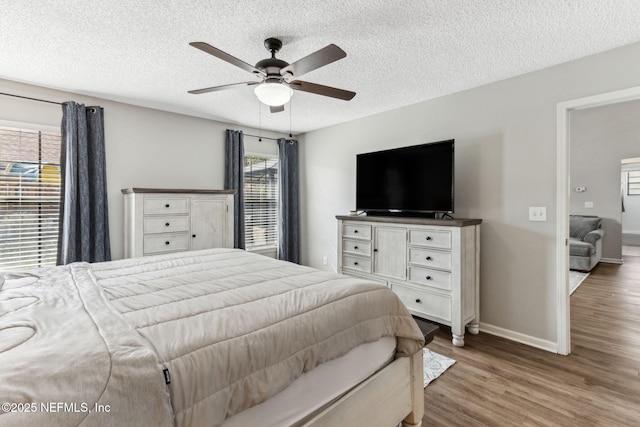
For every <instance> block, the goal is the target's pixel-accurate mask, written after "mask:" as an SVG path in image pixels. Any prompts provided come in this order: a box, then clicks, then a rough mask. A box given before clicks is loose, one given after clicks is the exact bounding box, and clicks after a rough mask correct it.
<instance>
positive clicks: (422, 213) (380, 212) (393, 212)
mask: <svg viewBox="0 0 640 427" xmlns="http://www.w3.org/2000/svg"><path fill="white" fill-rule="evenodd" d="M437 144H450V145H451V152H452V155H451V209H447V210H443V209H427V210H412V209H382V208H374V209H368V208H362V207H359V206H357V205H358V179H359V178H360V175H359V174H358V158H359V157H360V156H363V155H368V154H381V153H389V152H399V151H403V150H410V149H415V148H417V147H424V146H429V145H437ZM455 160H456V159H455V139H454V138H451V139H445V140H442V141H434V142H427V143H424V144H416V145H409V146H405V147H397V148H390V149H386V150H378V151H371V152H367V153H360V154H357V155H356V210H357V211H359V212H364V213H366V214H367V216H399V217H411V216H418V217H430V218H434V217H435V215H436V214H443V216H444V215H445V214H453V213H454V212H455V164H456V162H455Z"/></svg>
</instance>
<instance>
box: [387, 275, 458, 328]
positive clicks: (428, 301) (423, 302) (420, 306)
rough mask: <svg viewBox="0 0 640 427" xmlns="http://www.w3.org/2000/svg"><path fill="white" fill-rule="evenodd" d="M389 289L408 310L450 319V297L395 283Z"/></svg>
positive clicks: (446, 319) (448, 320)
mask: <svg viewBox="0 0 640 427" xmlns="http://www.w3.org/2000/svg"><path fill="white" fill-rule="evenodd" d="M391 289H393V291H394V292H395V293H396V295H398V297H399V298H400V300H401V301H402V303H403V304H404V305H405V306H407V308H408V309H409V310H411V311H413V312H416V313H420V314H424V315H425V316H427V317H435V318H437V319H439V320H444V321H447V322H450V321H451V297H449V296H447V295H440V294H436V293H433V292H429V291H426V290H419V289H414V288H412V287H409V286H405V285H400V284H396V283H392V284H391Z"/></svg>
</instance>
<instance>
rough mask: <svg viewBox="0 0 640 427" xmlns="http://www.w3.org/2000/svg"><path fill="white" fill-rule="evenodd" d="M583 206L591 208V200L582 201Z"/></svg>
mask: <svg viewBox="0 0 640 427" xmlns="http://www.w3.org/2000/svg"><path fill="white" fill-rule="evenodd" d="M584 207H585V208H592V207H593V202H584Z"/></svg>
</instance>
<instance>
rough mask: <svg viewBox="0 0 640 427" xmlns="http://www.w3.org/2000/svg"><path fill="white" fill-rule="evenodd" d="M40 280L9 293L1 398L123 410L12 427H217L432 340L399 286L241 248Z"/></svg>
mask: <svg viewBox="0 0 640 427" xmlns="http://www.w3.org/2000/svg"><path fill="white" fill-rule="evenodd" d="M38 275H41V276H42V279H40V280H38V281H36V280H37V279H35V278H30V277H27V278H24V279H18V278H16V277H13V278H12V277H9V280H8V281H7V283H6V284H5V286H4V288H3V289H1V290H0V300H2V301H6V300H9V302H2V304H5V305H6V304H9V305H8V306H7V307H8V309H6V310H5V309H4V308H3V312H0V343H2V342H4V340H3V339H2V337H1V335H2V334H3V333H6V331H7V328H9V329H11V328H10V327H13V329H14V331H13V332H10V334H13V335H14V336H18V335H19V337H18V338H16V339H14V341H15V342H14V344H10V345H9V346H6V345H3V344H0V366H1V367H3V369H0V401H4V400H6V401H9V402H15V403H25V402H36V403H38V404H40V403H41V402H45V403H46V402H51V401H53V402H80V403H85V404H86V405H87V406H90V407H91V409H93V406H94V402H98V403H99V404H102V405H109V410H110V411H109V413H105V412H104V411H103V412H97V411H94V412H80V413H78V412H68V411H62V412H56V413H51V412H49V413H43V412H42V411H37V412H36V413H26V414H25V413H16V412H11V413H9V414H2V412H1V411H0V424H2V423H3V421H4V420H5V419H6V420H7V421H13V419H15V420H16V422H18V421H20V422H23V421H24V422H28V423H31V424H33V425H36V424H41V425H45V424H46V425H52V424H60V425H76V424H79V423H81V422H82V421H84V422H85V423H86V424H87V425H94V424H100V423H105V424H110V425H126V424H131V423H132V421H133V420H136V422H135V424H139V423H142V424H144V425H162V423H165V424H172V423H173V422H174V420H175V424H176V425H179V426H192V425H207V426H215V425H219V424H221V423H222V422H223V421H224V419H225V418H226V417H228V416H230V415H233V414H235V413H237V412H240V411H242V410H243V409H246V408H248V407H251V406H253V405H255V404H257V403H259V402H262V401H264V400H265V399H267V398H269V397H270V396H272V395H274V394H276V393H278V392H279V391H281V390H282V389H284V388H285V387H286V386H287V385H288V384H290V383H291V382H292V381H293V380H295V379H296V378H297V377H299V376H300V375H301V374H302V373H304V372H306V371H308V370H310V369H313V367H315V366H317V365H319V364H321V363H323V362H325V361H327V360H331V359H333V358H336V357H339V356H341V355H344V354H345V353H347V352H348V351H349V350H350V349H352V348H354V347H356V346H357V345H359V344H362V343H365V342H371V341H375V340H377V339H379V338H381V337H382V336H397V337H398V339H397V342H398V349H397V354H398V356H405V355H410V354H413V353H415V352H416V351H418V350H419V349H420V348H421V347H422V344H423V337H422V335H421V333H420V331H419V329H418V328H417V326H416V325H415V322H413V320H412V318H411V316H410V314H409V313H408V311H407V310H406V308H405V307H404V306H403V305H402V303H401V302H400V301H399V300H398V298H397V297H396V296H395V295H394V294H393V292H391V291H390V290H389V289H387V288H386V287H384V286H379V285H375V284H372V283H371V282H366V281H364V280H359V279H355V278H348V277H346V276H340V275H336V274H332V273H328V272H321V271H317V270H314V269H310V268H306V267H302V266H298V265H295V264H291V263H285V262H281V261H276V260H272V259H270V258H266V257H262V256H260V255H254V254H250V253H247V252H244V251H240V250H233V249H214V250H208V251H200V252H191V253H180V254H170V255H164V256H160V257H149V258H138V259H128V260H121V261H113V262H108V263H100V264H93V265H89V264H74V265H71V266H70V267H58V268H54V269H50V270H49V271H47V272H46V273H45V272H39V273H38ZM45 277H46V279H45ZM34 281H35V283H32V282H34ZM16 298H17V299H16ZM34 298H35V299H34ZM3 313H4V314H3ZM19 325H23V326H21V327H19ZM30 331H34V332H33V334H31V332H30ZM30 334H31V336H30V337H29V335H30ZM22 341H24V342H22ZM21 342H22V343H21ZM2 350H4V351H2ZM6 366H10V367H11V368H10V369H4V367H6ZM163 370H167V372H168V374H169V376H170V380H171V382H170V384H169V385H168V386H167V385H165V380H164V375H163ZM167 391H169V394H170V399H171V406H169V404H168V403H167V395H168V394H167ZM98 408H101V407H100V406H98ZM15 409H18V408H17V407H16V408H15ZM172 410H173V414H174V417H175V418H172V415H171V411H172ZM18 418H19V420H18ZM42 420H47V422H42ZM118 420H126V421H125V422H122V423H121V422H119V421H118ZM52 421H53V423H52Z"/></svg>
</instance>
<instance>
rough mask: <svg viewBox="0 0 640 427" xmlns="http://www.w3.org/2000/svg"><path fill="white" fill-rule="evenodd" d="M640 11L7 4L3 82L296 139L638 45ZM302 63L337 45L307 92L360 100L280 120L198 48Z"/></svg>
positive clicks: (599, 3)
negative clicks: (327, 91)
mask: <svg viewBox="0 0 640 427" xmlns="http://www.w3.org/2000/svg"><path fill="white" fill-rule="evenodd" d="M639 18H640V1H637V0H523V1H518V0H486V1H481V0H447V1H443V0H433V1H426V0H422V1H420V0H396V1H388V0H359V1H344V0H323V1H322V2H311V1H302V0H288V1H278V2H274V1H241V0H222V1H212V0H182V1H166V0H165V1H159V0H118V1H103V2H90V1H86V0H57V1H43V0H20V1H18V0H16V1H2V2H0V78H5V79H9V80H15V81H20V82H25V83H32V84H36V85H40V86H45V87H50V88H55V89H62V90H66V91H71V92H75V93H79V94H85V95H91V96H96V97H100V98H105V99H110V100H114V101H121V102H126V103H131V104H135V105H141V106H146V107H151V108H157V109H162V110H167V111H173V112H178V113H184V114H189V115H194V116H199V117H206V118H211V119H214V120H220V121H223V122H228V123H235V124H239V125H246V126H251V127H256V128H257V127H260V126H262V128H264V129H270V130H277V131H282V132H287V133H288V131H289V129H290V127H291V128H292V130H293V133H300V132H306V131H310V130H313V129H318V128H322V127H325V126H329V125H333V124H337V123H341V122H345V121H348V120H352V119H355V118H358V117H363V116H368V115H371V114H374V113H378V112H382V111H387V110H391V109H394V108H398V107H401V106H404V105H409V104H414V103H417V102H420V101H424V100H427V99H431V98H435V97H438V96H442V95H446V94H449V93H453V92H458V91H461V90H464V89H468V88H471V87H475V86H479V85H482V84H486V83H490V82H493V81H497V80H502V79H505V78H508V77H512V76H515V75H518V74H522V73H526V72H530V71H534V70H538V69H541V68H545V67H548V66H551V65H555V64H558V63H562V62H566V61H569V60H572V59H576V58H579V57H582V56H586V55H590V54H593V53H597V52H601V51H604V50H608V49H611V48H614V47H618V46H622V45H625V44H629V43H632V42H636V41H638V40H640V25H638V22H640V19H639ZM268 37H278V38H281V39H282V40H283V42H284V47H283V48H282V50H281V51H280V53H278V55H277V56H278V57H279V58H281V59H284V60H285V61H287V62H294V61H295V60H297V59H300V58H302V57H304V56H306V55H308V54H309V53H311V52H314V51H316V50H318V49H320V48H322V47H324V46H326V45H328V44H330V43H335V44H337V45H338V46H340V47H341V48H342V49H343V50H345V51H346V52H347V57H346V58H344V59H342V60H340V61H338V62H335V63H333V64H330V65H327V66H326V67H323V68H320V69H318V70H315V71H312V72H310V73H308V74H305V75H304V76H303V77H302V79H303V80H307V81H310V82H314V83H320V84H324V85H329V86H335V87H338V88H342V89H347V90H352V91H355V92H357V95H356V97H355V98H354V99H353V100H352V101H349V102H346V101H340V100H334V99H331V98H326V97H322V96H318V95H312V94H308V93H302V92H295V93H294V96H293V99H292V106H291V114H289V111H288V110H289V106H287V111H285V112H283V113H277V114H270V113H268V111H267V110H266V108H264V109H263V110H262V114H261V113H260V105H259V103H258V101H257V99H256V98H255V95H254V94H253V90H252V88H250V87H241V88H237V89H234V90H229V91H224V92H214V93H209V94H202V95H190V94H188V93H187V91H188V90H191V89H200V88H203V87H209V86H216V85H221V84H228V83H236V82H243V81H250V80H255V79H254V78H252V76H251V75H250V74H249V73H247V72H246V71H243V70H241V69H239V68H236V67H234V66H232V65H230V64H228V63H226V62H223V61H221V60H219V59H217V58H214V57H212V56H210V55H207V54H205V53H204V52H202V51H200V50H198V49H195V48H193V47H191V46H189V42H192V41H203V42H206V43H209V44H211V45H213V46H216V47H217V48H219V49H222V50H223V51H225V52H227V53H229V54H231V55H233V56H235V57H237V58H240V59H242V60H243V61H245V62H248V63H250V64H255V63H256V62H257V61H259V60H261V59H264V58H267V57H268V56H269V53H268V52H267V51H266V49H265V48H264V46H263V40H264V39H265V38H268Z"/></svg>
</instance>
